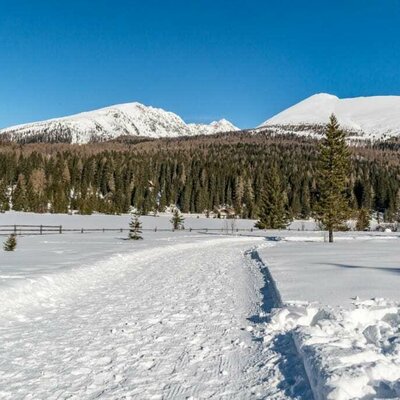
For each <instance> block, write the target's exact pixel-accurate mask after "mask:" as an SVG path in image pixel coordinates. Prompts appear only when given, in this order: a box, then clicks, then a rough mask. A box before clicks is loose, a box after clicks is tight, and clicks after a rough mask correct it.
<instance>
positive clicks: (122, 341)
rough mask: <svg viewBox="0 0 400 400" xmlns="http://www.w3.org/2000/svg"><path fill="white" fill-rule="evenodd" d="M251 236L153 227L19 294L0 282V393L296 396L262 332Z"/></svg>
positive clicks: (108, 396)
mask: <svg viewBox="0 0 400 400" xmlns="http://www.w3.org/2000/svg"><path fill="white" fill-rule="evenodd" d="M60 236H61V235H60ZM72 236H74V235H71V236H68V237H72ZM76 236H79V235H76ZM91 238H93V240H94V239H95V238H94V236H92V235H88V236H87V241H88V242H90V240H92V239H91ZM30 240H32V241H35V240H42V238H40V237H35V238H31V239H30ZM96 240H97V239H96ZM261 241H262V239H260V238H242V237H228V238H227V237H218V236H207V235H178V236H176V235H174V236H172V235H171V234H169V235H166V236H165V237H161V238H160V236H157V234H156V233H153V234H152V235H148V237H147V238H146V240H144V241H142V242H140V243H139V244H137V245H136V243H135V244H132V242H129V241H125V242H123V243H124V245H125V244H126V243H127V244H128V245H129V247H130V251H126V249H125V251H120V250H119V251H120V253H118V254H114V255H111V256H108V258H107V259H105V260H97V261H93V264H92V265H89V264H88V265H83V266H80V267H78V266H76V267H64V268H59V269H58V270H57V272H55V273H54V274H53V276H51V275H50V278H49V277H48V276H47V273H46V274H45V276H44V277H43V276H39V275H38V276H37V277H36V278H29V279H26V280H25V283H24V286H25V287H29V288H30V289H29V290H30V292H29V296H27V295H26V293H24V292H22V293H19V294H18V290H20V289H21V288H20V287H19V288H17V287H16V286H15V285H11V286H10V285H8V286H3V287H0V304H2V303H3V302H4V304H3V305H2V307H4V308H3V310H2V313H1V316H0V340H1V343H3V344H4V345H3V347H2V348H1V350H0V353H1V355H0V388H1V389H0V397H1V398H4V399H13V400H14V399H26V398H35V399H66V398H69V399H70V398H72V399H94V398H104V399H120V398H121V399H122V398H124V399H157V398H159V399H161V398H163V399H188V398H192V399H197V398H218V399H238V398H243V399H245V398H255V399H257V398H266V397H265V396H267V398H271V399H286V398H296V397H293V396H292V395H291V394H290V390H289V384H286V383H285V380H284V378H283V375H282V372H281V368H280V365H281V361H282V357H281V356H280V354H279V352H278V351H277V350H276V349H274V347H273V345H274V344H273V343H272V342H271V343H269V344H268V345H265V344H264V343H263V342H262V340H261V337H262V326H261V325H260V324H259V322H257V319H259V318H258V316H259V315H260V314H261V313H262V309H261V300H262V299H261V295H260V287H261V286H262V282H263V279H262V275H261V273H260V271H259V268H258V267H257V265H254V264H253V262H252V260H251V259H250V258H249V257H248V256H247V255H246V254H245V251H246V250H247V249H248V248H249V247H251V246H253V245H254V244H257V243H260V242H261ZM102 244H103V245H104V243H102ZM49 245H50V247H51V246H52V245H54V244H49ZM85 245H86V246H87V245H88V243H86V244H85ZM96 246H97V247H98V248H99V253H100V254H101V253H102V250H101V243H97V244H96ZM135 246H137V247H135ZM21 247H22V246H21ZM89 247H90V246H89ZM132 247H133V248H134V249H135V250H132ZM14 255H18V252H16V253H15V254H14ZM20 255H21V253H20ZM25 260H26V258H25ZM93 260H95V259H94V258H93ZM49 270H50V267H49V266H48V267H47V271H49ZM43 278H45V280H43ZM46 283H47V286H46ZM50 288H51V289H50ZM10 290H16V291H17V292H15V293H14V294H13V295H12V296H11V297H13V298H14V299H15V301H14V302H13V301H8V299H9V297H10V293H11V292H10ZM25 296H26V298H25ZM24 299H25V300H24ZM250 317H252V318H251V319H250V320H249V318H250ZM287 347H288V346H287ZM292 351H293V349H292Z"/></svg>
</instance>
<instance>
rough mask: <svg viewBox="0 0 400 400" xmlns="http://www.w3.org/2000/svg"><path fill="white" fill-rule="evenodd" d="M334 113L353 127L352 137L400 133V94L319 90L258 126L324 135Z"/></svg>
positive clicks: (376, 137) (345, 126)
mask: <svg viewBox="0 0 400 400" xmlns="http://www.w3.org/2000/svg"><path fill="white" fill-rule="evenodd" d="M331 114H335V115H336V117H337V119H338V122H339V123H340V125H341V126H342V128H343V129H345V130H347V131H349V137H350V138H356V139H358V140H359V139H361V140H383V139H387V138H390V137H399V136H400V96H364V97H353V98H344V99H340V98H339V97H337V96H335V95H332V94H329V93H318V94H315V95H312V96H310V97H308V98H306V99H304V100H302V101H300V102H299V103H297V104H295V105H293V106H291V107H289V108H287V109H286V110H283V111H281V112H280V113H278V114H276V115H274V116H273V117H271V118H269V119H267V120H266V121H265V122H263V123H262V124H261V125H259V126H258V127H257V129H262V128H273V129H274V130H276V131H277V132H279V133H293V134H298V135H303V136H304V135H308V136H320V127H321V126H324V125H325V124H326V123H327V122H328V119H329V116H330V115H331ZM314 127H316V128H314Z"/></svg>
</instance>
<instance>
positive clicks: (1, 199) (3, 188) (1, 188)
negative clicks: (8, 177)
mask: <svg viewBox="0 0 400 400" xmlns="http://www.w3.org/2000/svg"><path fill="white" fill-rule="evenodd" d="M7 192H8V188H7V185H6V184H5V183H4V182H3V181H0V213H3V212H5V211H8V210H9V209H10V206H9V198H8V193H7Z"/></svg>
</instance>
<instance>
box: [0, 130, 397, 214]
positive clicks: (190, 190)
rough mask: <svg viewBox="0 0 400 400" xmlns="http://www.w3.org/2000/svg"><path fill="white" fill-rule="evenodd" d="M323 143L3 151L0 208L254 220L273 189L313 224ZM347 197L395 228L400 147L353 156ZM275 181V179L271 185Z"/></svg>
mask: <svg viewBox="0 0 400 400" xmlns="http://www.w3.org/2000/svg"><path fill="white" fill-rule="evenodd" d="M317 144H318V142H317V141H316V140H315V139H306V138H300V137H293V136H292V137H291V136H275V137H273V136H271V135H266V134H263V133H260V134H255V133H248V132H247V133H246V132H241V133H240V134H238V133H232V134H220V135H216V136H212V137H211V136H208V137H206V136H202V137H192V138H180V139H157V140H133V139H130V138H120V139H119V140H116V141H113V142H106V143H97V144H96V143H92V144H88V145H69V144H44V143H36V144H34V143H33V144H24V145H21V144H15V143H14V144H12V143H3V144H1V145H0V209H1V210H2V211H5V210H8V209H13V210H16V211H33V212H39V213H40V212H49V211H50V212H54V213H66V212H68V211H69V210H77V211H78V212H80V213H82V214H90V213H92V212H95V211H96V212H102V213H124V212H127V211H128V210H129V209H130V208H131V207H134V208H136V209H137V210H138V211H139V212H140V213H141V214H147V213H149V212H156V211H163V210H164V209H165V207H167V206H169V205H176V206H177V207H178V208H179V209H180V210H181V211H182V212H193V213H202V212H207V211H209V212H210V211H214V210H216V209H218V208H220V207H229V208H231V209H233V210H234V211H235V214H236V215H238V216H241V217H243V218H257V216H258V215H259V212H260V210H261V209H262V203H263V193H264V192H265V190H266V188H267V186H268V182H271V181H274V182H279V185H280V188H279V189H276V190H279V192H280V193H279V197H280V198H282V200H283V202H284V206H285V209H286V212H287V215H288V217H290V218H307V217H309V216H311V215H312V213H313V211H314V210H315V206H316V202H317V200H318V196H319V188H318V185H317V180H316V175H317V174H316V169H317V158H318V146H317ZM350 149H351V172H350V175H349V180H348V199H349V202H350V206H351V209H352V210H353V212H354V214H355V215H356V213H357V212H359V210H360V209H363V210H365V209H366V210H370V211H371V212H379V213H380V215H382V216H383V218H384V219H385V220H386V221H392V220H397V219H398V218H399V210H400V181H399V177H400V154H399V152H398V149H397V146H396V144H394V143H392V144H391V143H376V144H365V145H362V146H361V145H356V146H352V147H351V148H350ZM271 174H277V176H276V177H271Z"/></svg>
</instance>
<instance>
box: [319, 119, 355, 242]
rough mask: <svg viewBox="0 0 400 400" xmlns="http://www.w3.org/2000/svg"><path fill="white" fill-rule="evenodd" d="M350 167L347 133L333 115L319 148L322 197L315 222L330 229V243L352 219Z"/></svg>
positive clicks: (320, 197)
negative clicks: (350, 212)
mask: <svg viewBox="0 0 400 400" xmlns="http://www.w3.org/2000/svg"><path fill="white" fill-rule="evenodd" d="M349 168H350V153H349V149H348V146H347V143H346V134H345V132H344V131H343V130H341V129H340V126H339V123H338V121H337V119H336V117H335V116H334V115H333V114H332V115H331V117H330V119H329V123H328V125H327V127H326V130H325V136H324V138H323V139H322V141H321V142H320V145H319V164H318V186H319V193H318V194H319V197H318V204H317V207H316V213H315V216H316V219H317V220H318V221H320V222H321V223H322V225H323V226H324V228H325V229H327V230H328V232H329V242H330V243H331V242H333V232H334V231H335V230H338V229H342V228H343V227H344V223H345V221H346V219H347V218H348V217H349V204H348V198H347V193H346V189H347V177H348V175H349Z"/></svg>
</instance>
